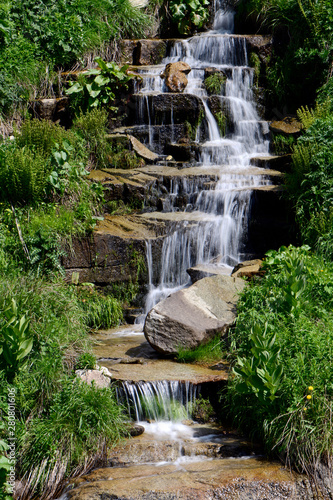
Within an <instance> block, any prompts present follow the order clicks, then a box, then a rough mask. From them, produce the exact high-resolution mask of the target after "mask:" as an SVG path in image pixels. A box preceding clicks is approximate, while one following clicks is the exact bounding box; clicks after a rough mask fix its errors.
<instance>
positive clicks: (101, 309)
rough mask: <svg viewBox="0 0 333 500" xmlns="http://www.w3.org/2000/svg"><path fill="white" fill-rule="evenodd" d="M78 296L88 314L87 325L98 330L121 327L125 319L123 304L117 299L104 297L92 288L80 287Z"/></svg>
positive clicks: (108, 296)
mask: <svg viewBox="0 0 333 500" xmlns="http://www.w3.org/2000/svg"><path fill="white" fill-rule="evenodd" d="M78 296H79V297H80V302H81V305H82V308H83V310H84V311H85V313H86V321H87V325H88V326H89V327H90V328H93V329H95V330H98V329H99V328H111V327H113V326H117V325H119V323H120V322H121V321H122V319H123V313H122V307H121V303H120V301H119V300H118V299H116V298H115V297H112V296H110V295H106V296H105V295H103V294H102V293H99V292H97V291H96V290H95V289H94V288H93V287H92V286H80V287H79V288H78Z"/></svg>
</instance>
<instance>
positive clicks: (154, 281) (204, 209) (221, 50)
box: [139, 3, 271, 313]
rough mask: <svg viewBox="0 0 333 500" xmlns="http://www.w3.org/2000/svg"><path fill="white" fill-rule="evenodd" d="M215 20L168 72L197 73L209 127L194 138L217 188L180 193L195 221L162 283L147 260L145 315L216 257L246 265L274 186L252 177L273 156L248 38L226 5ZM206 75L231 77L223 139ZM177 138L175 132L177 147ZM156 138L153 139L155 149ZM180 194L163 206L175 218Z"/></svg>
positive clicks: (172, 249) (225, 91)
mask: <svg viewBox="0 0 333 500" xmlns="http://www.w3.org/2000/svg"><path fill="white" fill-rule="evenodd" d="M215 12H216V14H215V20H214V24H213V30H212V31H210V32H208V33H206V34H202V35H200V36H194V37H192V38H190V39H187V40H179V41H176V42H175V43H174V45H173V47H172V49H171V52H170V56H169V57H167V58H165V59H164V61H163V64H168V63H170V62H177V61H180V60H181V61H184V62H186V63H188V64H189V65H190V67H191V72H190V73H189V75H188V85H187V87H186V89H185V93H188V94H192V95H195V96H197V97H199V98H200V99H201V100H202V103H203V108H204V112H205V119H204V122H203V124H201V126H200V127H198V130H197V136H196V137H197V138H196V140H197V141H198V142H199V140H200V137H205V140H204V142H201V143H200V146H201V150H202V152H201V155H200V159H199V161H198V162H197V166H198V167H200V168H201V169H203V171H204V169H207V171H208V170H209V169H212V168H214V169H216V168H217V171H218V180H217V183H215V184H214V185H213V186H212V185H208V186H207V185H199V184H198V183H197V184H196V182H197V181H195V180H191V181H189V180H187V182H186V183H183V185H182V186H181V189H182V193H183V194H184V195H186V196H187V197H188V198H190V199H191V202H190V203H188V204H187V206H186V207H185V208H184V211H186V212H187V213H188V214H189V216H188V217H180V218H179V219H176V220H178V223H177V224H176V228H175V230H174V231H173V233H172V234H170V236H168V237H166V238H165V241H164V244H163V249H162V257H161V263H160V265H159V266H158V265H157V266H156V263H155V265H154V267H155V268H159V270H160V271H159V275H158V276H157V275H155V276H153V273H152V269H153V264H154V263H153V262H152V259H150V260H148V264H149V265H150V266H151V267H150V270H149V273H150V283H149V293H148V295H147V298H146V305H145V312H146V313H147V312H148V311H149V310H150V309H151V307H153V306H154V305H155V304H156V303H157V302H158V301H160V300H162V299H163V298H165V297H166V296H168V295H169V294H170V293H172V292H174V291H177V290H179V289H180V288H182V287H184V286H186V285H187V284H188V283H189V282H190V279H189V277H188V275H187V273H186V269H187V268H189V267H191V266H193V265H196V264H202V263H209V262H210V261H211V260H212V259H214V258H215V259H216V258H217V257H218V261H219V264H220V265H222V266H225V268H226V270H227V271H226V272H228V270H229V272H230V270H231V266H234V265H235V264H237V263H238V262H239V261H240V260H242V259H244V257H245V258H246V257H247V255H246V253H245V252H244V240H245V237H246V232H247V226H248V217H249V213H250V203H251V195H252V191H253V189H255V188H258V187H260V186H265V185H268V184H271V181H270V179H269V178H268V176H265V175H264V171H263V175H258V172H256V175H253V173H252V170H253V167H251V166H250V159H251V158H252V157H257V156H260V155H262V156H268V155H269V152H268V151H269V141H268V140H267V139H266V138H265V132H267V131H266V130H265V126H266V127H267V125H266V123H265V122H263V121H261V120H260V118H259V116H258V114H257V111H256V107H255V103H254V100H253V94H252V90H251V87H252V84H253V70H252V69H251V68H250V67H249V66H248V59H247V50H246V38H245V37H242V36H239V35H232V34H231V33H232V31H233V12H232V11H231V10H228V9H226V8H225V7H224V5H223V3H217V4H216V5H215ZM207 68H210V69H212V70H213V71H219V72H222V73H220V74H223V75H225V84H224V85H222V86H221V95H220V96H219V97H218V99H219V101H220V106H221V110H223V113H224V114H225V116H226V117H227V121H228V125H227V127H226V133H225V134H223V133H222V132H221V129H220V128H219V125H218V123H217V121H216V119H215V118H214V115H213V112H212V110H211V109H210V106H209V97H208V95H207V91H206V89H205V86H204V83H203V82H204V77H205V71H206V69H207ZM147 71H148V70H143V71H142V72H141V73H142V76H143V86H142V88H141V90H140V92H139V95H141V96H142V102H144V105H145V106H146V111H144V110H141V111H140V113H141V116H144V115H145V116H148V117H149V127H151V126H152V122H151V118H153V117H154V116H155V113H154V109H153V105H152V104H151V102H152V101H149V95H153V94H156V93H161V91H162V92H163V91H166V90H167V89H166V88H165V87H164V86H163V80H162V79H161V78H160V76H159V73H158V71H157V70H156V69H155V70H154V73H153V74H151V73H149V72H148V73H147ZM160 71H161V70H160ZM222 87H223V88H222ZM185 119H186V117H185ZM173 130H174V127H173V126H172V131H173ZM175 136H176V134H175V133H174V132H173V133H172V140H173V139H174V137H175ZM151 137H152V136H151V132H150V133H149V143H150V144H151ZM185 184H186V185H185ZM206 184H209V183H206ZM179 187H180V184H179V183H178V184H176V185H175V186H172V188H171V191H170V195H169V198H168V200H169V201H168V203H166V204H165V209H166V210H168V211H170V212H173V211H179V208H175V206H174V200H175V199H176V197H177V194H178V190H179ZM190 213H191V216H190ZM147 248H149V244H148V246H147ZM155 274H157V273H155Z"/></svg>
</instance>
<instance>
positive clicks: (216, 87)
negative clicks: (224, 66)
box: [204, 72, 227, 95]
mask: <svg viewBox="0 0 333 500" xmlns="http://www.w3.org/2000/svg"><path fill="white" fill-rule="evenodd" d="M226 81H227V77H226V76H225V75H224V74H223V73H219V72H216V73H213V74H212V75H210V76H208V77H207V78H206V79H205V82H204V83H205V87H206V90H207V92H208V94H209V95H213V94H214V95H221V94H223V93H224V87H225V82H226Z"/></svg>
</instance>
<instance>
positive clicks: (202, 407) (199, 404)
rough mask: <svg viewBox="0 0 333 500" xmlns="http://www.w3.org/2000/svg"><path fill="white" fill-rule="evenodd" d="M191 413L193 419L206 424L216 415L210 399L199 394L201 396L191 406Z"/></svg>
mask: <svg viewBox="0 0 333 500" xmlns="http://www.w3.org/2000/svg"><path fill="white" fill-rule="evenodd" d="M190 414H191V417H192V418H193V420H195V421H196V422H200V423H202V424H206V423H208V422H211V421H212V419H214V418H215V417H216V415H215V411H214V408H213V407H212V405H211V403H210V401H209V399H205V398H203V397H202V396H201V394H199V397H198V398H196V399H195V401H194V402H193V403H192V404H191V406H190Z"/></svg>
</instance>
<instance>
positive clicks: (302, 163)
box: [292, 144, 313, 173]
mask: <svg viewBox="0 0 333 500" xmlns="http://www.w3.org/2000/svg"><path fill="white" fill-rule="evenodd" d="M312 156H313V149H312V147H310V146H309V145H303V144H297V145H296V146H295V147H294V152H293V155H292V161H293V165H294V167H295V170H296V171H297V172H299V173H301V172H302V173H303V172H307V171H308V170H309V168H310V165H311V159H312Z"/></svg>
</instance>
